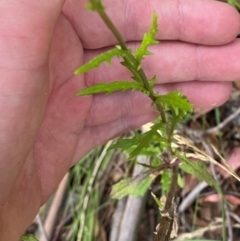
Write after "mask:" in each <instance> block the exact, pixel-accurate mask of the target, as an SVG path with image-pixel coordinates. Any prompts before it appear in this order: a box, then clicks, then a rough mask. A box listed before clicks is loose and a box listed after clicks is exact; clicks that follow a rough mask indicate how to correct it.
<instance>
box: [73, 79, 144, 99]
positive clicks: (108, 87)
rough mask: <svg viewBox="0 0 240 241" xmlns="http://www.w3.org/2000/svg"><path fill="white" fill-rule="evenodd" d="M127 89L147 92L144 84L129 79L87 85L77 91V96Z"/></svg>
mask: <svg viewBox="0 0 240 241" xmlns="http://www.w3.org/2000/svg"><path fill="white" fill-rule="evenodd" d="M126 90H132V91H135V90H137V91H141V92H143V93H147V91H146V90H145V88H144V86H143V85H141V84H139V83H135V82H129V81H115V82H112V83H100V84H96V85H93V86H90V87H87V88H85V89H83V90H81V91H79V92H78V93H77V96H83V95H93V94H99V93H106V94H111V93H113V92H115V91H126Z"/></svg>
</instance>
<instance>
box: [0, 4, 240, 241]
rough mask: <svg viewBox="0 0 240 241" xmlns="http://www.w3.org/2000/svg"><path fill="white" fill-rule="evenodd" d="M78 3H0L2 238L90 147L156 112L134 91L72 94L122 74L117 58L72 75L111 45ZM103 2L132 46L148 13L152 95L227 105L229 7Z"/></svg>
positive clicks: (237, 71)
mask: <svg viewBox="0 0 240 241" xmlns="http://www.w3.org/2000/svg"><path fill="white" fill-rule="evenodd" d="M139 2H140V3H139ZM85 3H86V2H85V1H82V0H80V1H79V0H67V1H64V0H52V1H48V0H42V1H30V0H22V1H16V0H8V1H0V13H1V21H0V53H1V59H0V76H1V77H0V80H1V81H0V116H1V119H0V133H1V134H0V153H1V156H0V240H1V241H5V240H8V241H17V240H19V236H20V235H21V234H22V233H23V232H24V230H25V229H26V228H27V226H28V225H29V224H30V223H31V221H32V220H33V218H34V217H35V215H36V213H37V211H38V209H39V207H40V206H41V205H42V204H43V203H44V202H45V201H46V200H47V199H48V198H49V197H50V195H51V194H52V193H53V192H54V191H55V189H56V188H57V186H58V184H59V182H60V181H61V179H62V177H63V176H64V174H65V173H66V172H67V171H68V169H69V167H71V166H72V165H73V164H74V163H76V162H77V161H78V160H79V159H80V158H81V157H83V156H84V155H86V154H87V153H88V152H89V151H90V150H91V149H92V148H94V147H95V146H97V145H100V144H103V143H104V142H106V141H107V140H109V139H111V138H113V137H115V136H117V135H119V134H120V133H123V132H126V131H127V130H129V129H133V128H136V127H138V126H140V125H142V124H143V123H146V122H147V121H150V120H152V119H153V118H154V117H155V115H156V114H155V113H154V111H153V109H152V107H151V106H150V102H149V100H147V98H146V97H144V96H142V95H141V94H139V93H132V92H126V93H114V94H113V95H110V96H104V95H96V96H94V97H91V96H87V97H81V98H77V97H76V96H75V94H76V92H77V91H78V90H80V89H82V88H84V87H85V86H88V85H91V84H94V83H98V82H102V81H105V82H106V81H107V82H109V81H112V80H115V79H127V78H129V77H130V75H129V73H128V72H127V71H126V70H124V69H123V68H121V66H120V65H119V62H118V61H119V60H117V59H115V60H114V61H113V67H112V68H109V67H108V66H106V65H102V66H101V67H100V68H99V69H97V70H93V71H91V72H89V73H88V74H86V75H84V76H74V75H73V72H74V70H75V69H76V68H77V67H78V66H80V65H81V64H83V63H84V62H85V61H87V60H89V59H90V58H91V57H93V56H95V55H96V54H98V53H100V52H101V51H103V49H104V48H109V47H111V46H112V45H114V44H116V41H115V39H114V38H113V37H112V35H111V33H110V32H109V30H108V29H107V28H106V27H105V26H104V24H103V23H102V21H101V20H100V19H99V17H98V16H97V14H95V13H90V12H89V11H88V10H86V9H85V8H84V5H85ZM104 4H105V5H106V6H107V11H108V13H109V15H110V17H111V18H112V19H113V22H114V23H115V24H116V25H117V27H118V28H119V29H120V32H121V33H122V34H123V36H124V39H125V40H126V41H127V42H128V43H129V46H132V48H136V46H137V45H139V41H140V40H141V38H142V36H143V33H144V32H146V31H147V30H148V28H149V25H150V21H151V14H152V11H156V13H157V15H158V18H159V25H160V29H159V33H158V35H157V38H158V39H159V40H162V42H161V43H160V44H159V45H155V46H152V51H153V52H154V55H152V56H150V57H148V58H146V59H145V61H144V67H145V68H146V72H147V75H149V76H152V75H155V74H157V76H158V78H157V83H156V86H155V88H156V90H157V91H159V92H161V93H167V92H168V91H171V90H175V89H182V91H183V93H184V94H186V95H187V96H188V97H189V99H190V100H191V101H192V103H193V104H194V105H195V106H196V107H199V108H205V109H209V108H211V107H213V106H217V105H220V104H222V103H224V102H225V101H226V100H227V98H228V97H229V95H230V93H231V81H233V80H236V79H239V78H240V68H239V65H240V64H239V52H240V42H239V40H235V36H236V35H237V34H238V32H239V30H240V18H239V15H238V13H237V11H236V10H234V9H233V8H232V7H230V6H229V5H227V4H224V3H220V2H216V1H210V0H195V1H192V0H184V1H183V0H178V1H176V0H171V1H169V0H168V1H167V0H166V1H165V0H164V1H161V2H159V1H158V0H151V1H148V0H142V1H135V0H128V1H123V0H121V1H117V2H115V1H114V2H113V1H111V0H105V1H104ZM142 16H144V18H143V17H142ZM209 23H210V24H209ZM139 105H141V108H139Z"/></svg>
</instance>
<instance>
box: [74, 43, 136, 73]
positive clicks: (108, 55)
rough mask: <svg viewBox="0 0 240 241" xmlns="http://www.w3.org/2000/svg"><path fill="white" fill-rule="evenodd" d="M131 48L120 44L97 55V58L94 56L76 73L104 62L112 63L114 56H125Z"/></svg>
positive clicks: (83, 71)
mask: <svg viewBox="0 0 240 241" xmlns="http://www.w3.org/2000/svg"><path fill="white" fill-rule="evenodd" d="M130 51H131V50H128V51H125V50H122V49H121V48H120V47H119V46H118V47H116V48H114V49H112V50H109V51H107V52H105V53H102V54H100V55H98V56H96V57H95V58H93V59H92V60H90V61H89V62H87V63H86V64H84V65H82V66H80V67H79V68H78V69H77V70H76V71H75V74H83V73H85V72H87V71H89V70H91V69H94V68H97V67H98V66H99V65H100V64H101V63H103V62H107V63H109V64H110V63H111V60H112V58H113V57H115V56H117V57H120V56H125V55H126V54H127V53H129V52H130Z"/></svg>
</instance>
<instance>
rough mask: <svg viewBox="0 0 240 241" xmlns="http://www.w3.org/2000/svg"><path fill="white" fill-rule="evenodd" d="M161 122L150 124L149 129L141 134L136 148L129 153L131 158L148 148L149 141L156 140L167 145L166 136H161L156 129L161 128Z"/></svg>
mask: <svg viewBox="0 0 240 241" xmlns="http://www.w3.org/2000/svg"><path fill="white" fill-rule="evenodd" d="M162 127H163V126H162V123H157V124H154V125H153V126H151V129H150V130H149V131H147V132H146V133H144V134H142V135H141V140H140V142H139V144H138V145H137V146H136V148H135V149H134V150H133V151H132V152H131V153H130V158H131V159H133V158H135V157H137V156H138V155H139V154H141V153H142V151H144V150H145V149H148V148H149V147H150V145H151V143H154V142H158V144H161V145H162V146H165V145H168V140H167V138H165V137H163V136H162V135H161V134H160V133H159V132H158V131H159V130H160V129H162Z"/></svg>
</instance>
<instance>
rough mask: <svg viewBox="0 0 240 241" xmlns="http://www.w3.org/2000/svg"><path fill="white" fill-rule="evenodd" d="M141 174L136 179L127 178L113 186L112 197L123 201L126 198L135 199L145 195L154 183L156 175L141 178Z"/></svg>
mask: <svg viewBox="0 0 240 241" xmlns="http://www.w3.org/2000/svg"><path fill="white" fill-rule="evenodd" d="M140 175H141V174H139V175H137V176H136V177H132V178H126V179H123V180H121V181H120V182H118V183H117V184H115V185H113V188H112V191H111V197H112V198H113V199H118V200H120V199H122V198H123V197H125V196H128V195H132V196H134V197H140V196H143V195H144V194H145V192H146V191H147V190H148V188H149V187H150V185H151V183H152V181H153V180H154V178H155V176H154V175H148V176H144V177H143V178H142V177H139V176H140Z"/></svg>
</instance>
